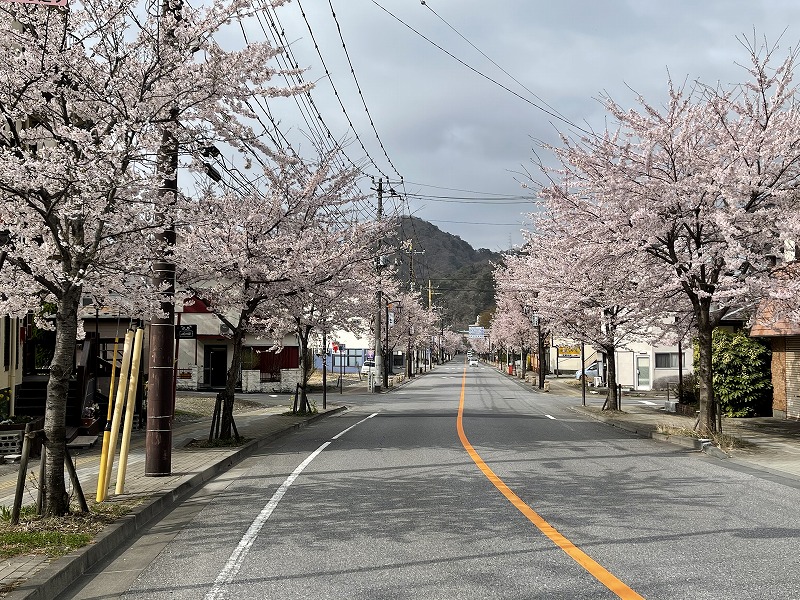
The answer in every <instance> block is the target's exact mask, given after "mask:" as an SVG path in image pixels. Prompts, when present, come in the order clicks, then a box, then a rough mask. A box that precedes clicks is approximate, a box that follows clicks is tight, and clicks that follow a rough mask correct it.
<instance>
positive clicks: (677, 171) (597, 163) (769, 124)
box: [542, 42, 800, 432]
mask: <svg viewBox="0 0 800 600" xmlns="http://www.w3.org/2000/svg"><path fill="white" fill-rule="evenodd" d="M743 45H744V47H745V49H746V50H747V53H748V58H749V65H748V67H747V69H746V71H747V76H748V78H747V80H746V81H745V82H744V83H742V84H740V85H734V86H730V87H728V88H723V87H722V86H718V87H714V88H710V87H707V86H703V85H701V84H699V83H698V84H696V85H694V86H692V87H690V88H688V89H687V88H684V87H676V86H674V85H672V83H671V82H670V86H669V96H668V101H667V104H666V106H665V107H663V108H659V107H658V106H656V105H654V104H652V103H648V102H647V101H645V100H644V98H639V109H638V110H632V109H631V110H629V109H626V108H624V107H623V106H621V105H619V104H618V103H616V102H614V101H613V100H612V99H610V98H606V99H605V104H606V108H607V110H608V112H609V114H610V115H611V116H612V117H613V119H614V120H616V121H617V123H618V125H617V126H616V128H615V129H610V128H609V129H608V130H607V131H605V132H602V133H600V134H598V135H585V136H583V137H581V138H579V139H571V138H568V137H566V136H564V137H563V138H562V144H561V146H559V147H550V149H551V150H552V151H553V152H554V153H555V155H556V156H557V157H558V158H559V160H560V163H561V166H560V168H559V169H557V170H555V171H553V172H551V173H550V176H551V179H552V182H553V183H552V184H550V185H549V186H547V187H546V188H545V189H544V190H543V192H542V194H543V196H544V197H545V198H548V199H549V200H550V201H551V202H552V203H554V204H557V205H558V207H559V212H558V215H557V216H558V218H559V219H562V220H563V222H564V223H571V222H573V221H575V222H580V221H581V220H585V219H586V218H587V216H589V215H591V218H592V223H593V227H592V228H589V227H579V232H580V234H581V235H582V236H587V237H585V238H583V237H582V238H575V240H576V242H578V243H586V242H587V241H590V242H591V243H596V244H598V245H599V246H600V247H602V248H605V249H606V253H607V254H608V255H609V256H613V257H616V258H617V259H618V264H619V265H621V264H624V262H622V261H623V260H624V259H625V257H629V256H637V257H638V258H637V263H636V264H637V269H636V279H637V281H638V289H639V290H640V291H642V290H646V291H647V293H649V294H650V295H651V297H652V298H655V299H658V301H661V302H663V301H665V300H669V299H677V298H679V297H680V298H681V300H676V302H677V305H678V309H679V310H680V309H681V308H682V307H683V306H686V305H688V306H689V307H690V310H691V314H692V318H693V323H694V327H695V331H696V335H697V340H698V345H699V353H700V372H699V378H700V382H701V386H700V388H701V399H700V411H701V422H700V427H701V429H702V430H704V431H706V432H713V431H714V430H716V429H717V422H716V420H715V416H716V415H717V413H716V411H715V402H714V392H713V387H712V371H711V333H712V331H713V329H714V327H716V326H717V325H718V324H719V322H720V321H721V319H722V318H723V317H724V316H725V315H726V314H727V313H728V312H729V311H730V310H731V309H733V308H740V307H742V306H747V305H749V304H752V303H753V302H755V301H757V300H758V298H759V297H761V296H764V295H768V294H769V293H770V292H769V289H770V285H771V284H772V283H773V282H772V281H771V280H770V275H771V273H772V272H773V264H774V260H773V257H774V255H775V254H776V252H777V249H778V248H781V247H782V246H783V243H784V241H785V240H788V239H794V238H795V236H796V234H797V229H798V215H800V212H798V210H797V204H796V202H797V201H796V198H797V181H798V175H800V171H799V169H798V167H800V144H798V142H797V137H796V132H797V131H798V129H799V128H798V125H800V123H798V116H800V112H799V110H798V105H797V98H796V92H797V90H796V85H795V84H794V83H793V72H794V64H795V58H796V57H795V54H794V53H789V55H788V56H787V57H786V59H785V60H784V61H783V62H782V63H781V64H779V65H777V66H773V64H772V63H773V58H774V53H775V48H774V47H767V46H759V45H757V44H756V43H755V42H752V43H750V42H743Z"/></svg>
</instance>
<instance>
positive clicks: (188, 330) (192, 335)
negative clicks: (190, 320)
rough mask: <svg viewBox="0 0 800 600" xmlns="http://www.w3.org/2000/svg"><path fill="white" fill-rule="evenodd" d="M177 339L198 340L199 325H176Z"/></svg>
mask: <svg viewBox="0 0 800 600" xmlns="http://www.w3.org/2000/svg"><path fill="white" fill-rule="evenodd" d="M175 339H176V340H194V339H197V325H176V326H175Z"/></svg>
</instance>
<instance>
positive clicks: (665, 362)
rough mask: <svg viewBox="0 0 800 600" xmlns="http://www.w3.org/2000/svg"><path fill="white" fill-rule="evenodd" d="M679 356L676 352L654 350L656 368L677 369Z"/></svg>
mask: <svg viewBox="0 0 800 600" xmlns="http://www.w3.org/2000/svg"><path fill="white" fill-rule="evenodd" d="M679 356H680V355H679V354H678V353H677V352H656V369H677V368H678V357H679Z"/></svg>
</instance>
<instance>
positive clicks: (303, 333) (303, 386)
mask: <svg viewBox="0 0 800 600" xmlns="http://www.w3.org/2000/svg"><path fill="white" fill-rule="evenodd" d="M309 335H311V327H309V326H305V327H299V328H298V331H297V340H298V342H299V343H300V390H299V391H298V393H299V395H300V397H299V398H298V400H299V403H296V405H297V412H299V413H309V412H311V405H310V404H309V402H308V395H307V386H308V377H309V375H310V374H311V365H310V364H309V363H310V360H309V359H310V356H309V351H308V337H309ZM376 364H377V362H376Z"/></svg>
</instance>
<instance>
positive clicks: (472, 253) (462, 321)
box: [395, 217, 502, 329]
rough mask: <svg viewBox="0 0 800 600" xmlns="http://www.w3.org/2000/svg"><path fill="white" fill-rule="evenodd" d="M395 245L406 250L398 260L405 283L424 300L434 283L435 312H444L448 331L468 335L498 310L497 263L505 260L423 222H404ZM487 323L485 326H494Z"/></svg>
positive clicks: (411, 218) (403, 220)
mask: <svg viewBox="0 0 800 600" xmlns="http://www.w3.org/2000/svg"><path fill="white" fill-rule="evenodd" d="M395 242H397V243H398V245H399V246H400V247H404V248H405V251H401V252H399V253H398V256H397V269H398V275H399V277H400V279H401V281H403V282H404V283H406V284H408V282H409V281H413V282H414V286H415V289H418V290H421V291H422V292H423V297H425V296H427V291H428V282H429V281H430V286H431V291H432V299H433V304H434V306H441V307H443V308H444V319H445V323H444V325H445V327H447V328H452V329H466V328H467V326H468V325H471V324H474V323H475V320H476V317H477V316H478V315H481V314H482V313H486V312H487V311H491V310H493V309H494V305H495V302H494V280H493V279H492V268H493V267H492V264H491V263H492V262H494V263H498V262H500V261H501V260H502V255H501V254H498V253H496V252H492V251H491V250H487V249H486V248H480V249H479V250H476V249H475V248H473V247H472V246H471V245H470V244H469V243H468V242H465V241H464V240H462V239H461V238H460V237H459V236H457V235H453V234H451V233H447V232H446V231H442V230H441V229H439V228H438V227H436V226H435V225H433V224H432V223H429V222H428V221H424V220H423V219H419V218H417V217H402V218H401V219H400V222H399V223H398V226H397V238H396V240H395ZM403 242H405V244H403ZM409 242H410V243H409ZM412 253H413V254H412ZM484 319H486V316H485V315H484ZM484 319H482V320H481V324H482V325H488V319H487V320H486V322H484Z"/></svg>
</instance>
